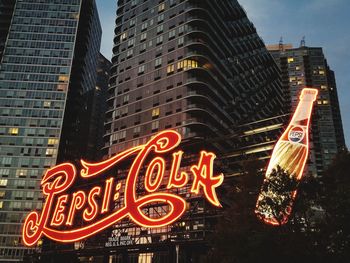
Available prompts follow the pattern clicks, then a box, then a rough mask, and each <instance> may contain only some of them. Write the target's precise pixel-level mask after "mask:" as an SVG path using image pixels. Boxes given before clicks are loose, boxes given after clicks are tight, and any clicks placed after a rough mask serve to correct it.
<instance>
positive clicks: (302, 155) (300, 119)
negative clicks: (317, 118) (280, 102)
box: [255, 88, 318, 226]
mask: <svg viewBox="0 0 350 263" xmlns="http://www.w3.org/2000/svg"><path fill="white" fill-rule="evenodd" d="M317 94H318V90H317V89H311V88H304V89H303V90H302V92H301V95H300V102H299V104H298V106H297V108H296V110H295V113H294V115H293V118H292V120H291V121H290V123H289V125H288V127H287V129H286V130H285V131H284V133H283V134H282V136H281V138H280V139H279V140H278V142H277V144H276V146H275V148H274V150H273V153H272V157H271V160H270V163H269V166H268V168H267V171H266V175H265V181H264V184H263V187H262V190H261V192H260V194H259V197H258V201H257V204H256V209H255V213H256V214H257V216H258V217H259V218H260V219H261V220H263V221H264V222H265V223H267V224H270V225H275V226H279V225H283V224H286V223H287V222H288V220H289V216H290V214H291V212H292V207H293V203H294V199H295V198H296V195H297V191H289V192H288V191H286V190H285V189H280V188H279V183H278V182H272V181H271V180H276V179H277V180H280V179H281V180H288V178H278V177H280V176H289V177H293V178H294V179H296V181H300V180H301V178H302V177H303V175H304V169H305V165H306V161H307V158H308V155H309V126H310V119H311V113H312V108H313V104H314V101H315V100H316V98H317ZM273 173H280V174H277V177H276V179H272V178H271V177H272V176H271V175H272V174H273ZM281 192H282V193H283V192H284V194H281Z"/></svg>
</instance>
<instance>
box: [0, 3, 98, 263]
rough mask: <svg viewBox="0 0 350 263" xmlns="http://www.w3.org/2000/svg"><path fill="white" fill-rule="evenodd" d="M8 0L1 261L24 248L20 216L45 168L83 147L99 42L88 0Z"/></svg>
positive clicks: (1, 116) (0, 131)
mask: <svg viewBox="0 0 350 263" xmlns="http://www.w3.org/2000/svg"><path fill="white" fill-rule="evenodd" d="M13 2H16V4H15V7H14V11H13V18H12V22H11V25H10V27H9V33H8V35H7V41H6V45H5V48H4V55H3V59H2V63H1V67H0V145H1V148H0V261H3V262H9V261H21V259H22V258H23V255H24V254H25V252H26V251H27V250H26V248H24V247H23V245H22V243H21V238H20V230H21V223H22V220H23V219H24V217H25V215H26V214H27V213H28V211H30V210H34V209H40V208H41V205H42V195H41V190H40V180H41V176H42V174H43V172H44V171H45V169H47V168H49V167H52V166H54V165H55V164H56V163H57V162H61V161H64V160H69V161H75V160H77V159H79V158H80V157H83V156H84V155H85V154H86V153H85V152H83V151H80V146H81V145H82V144H83V143H85V142H83V141H82V140H81V139H80V136H79V133H80V132H81V129H80V123H81V121H80V119H81V118H82V115H83V114H84V110H85V109H84V105H85V103H86V102H85V101H84V98H85V96H84V94H85V93H86V92H88V91H89V90H92V89H94V88H95V82H96V74H95V71H96V70H95V69H96V63H97V58H98V51H99V47H100V41H101V26H100V22H99V17H98V13H97V9H96V5H95V1H94V0H65V1H50V0H41V1H33V0H21V1H13ZM1 19H2V17H0V20H1ZM1 37H2V36H1Z"/></svg>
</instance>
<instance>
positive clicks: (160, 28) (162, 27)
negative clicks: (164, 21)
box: [157, 25, 164, 34]
mask: <svg viewBox="0 0 350 263" xmlns="http://www.w3.org/2000/svg"><path fill="white" fill-rule="evenodd" d="M163 30H164V25H160V26H157V34H160V33H163Z"/></svg>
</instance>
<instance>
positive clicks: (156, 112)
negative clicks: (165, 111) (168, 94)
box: [152, 108, 159, 117]
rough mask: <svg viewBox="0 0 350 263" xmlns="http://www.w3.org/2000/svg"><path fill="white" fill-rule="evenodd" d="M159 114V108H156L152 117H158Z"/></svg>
mask: <svg viewBox="0 0 350 263" xmlns="http://www.w3.org/2000/svg"><path fill="white" fill-rule="evenodd" d="M158 116H159V108H155V109H153V110H152V117H158Z"/></svg>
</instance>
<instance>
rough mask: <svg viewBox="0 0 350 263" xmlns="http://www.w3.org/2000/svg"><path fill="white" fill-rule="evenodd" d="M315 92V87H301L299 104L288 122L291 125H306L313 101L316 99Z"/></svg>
mask: <svg viewBox="0 0 350 263" xmlns="http://www.w3.org/2000/svg"><path fill="white" fill-rule="evenodd" d="M317 93H318V92H317V90H315V89H307V88H306V89H303V91H302V93H301V96H300V101H299V104H298V106H297V108H296V110H295V113H294V115H293V118H292V120H291V122H290V124H291V125H300V126H307V125H308V124H309V120H310V117H311V112H312V108H313V103H314V101H315V100H316V97H317Z"/></svg>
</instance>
